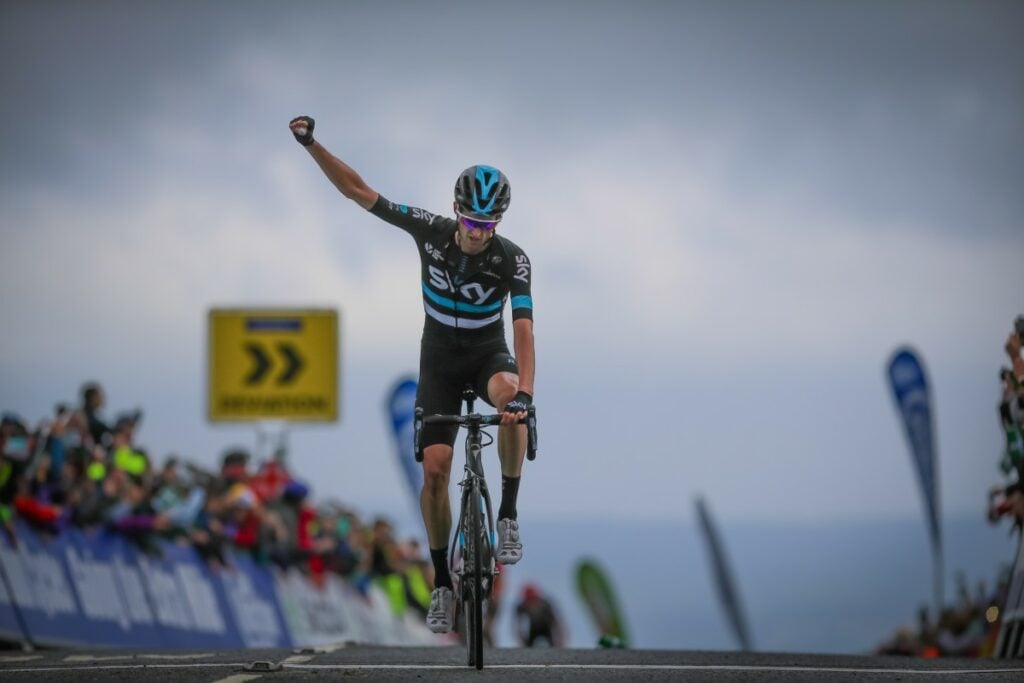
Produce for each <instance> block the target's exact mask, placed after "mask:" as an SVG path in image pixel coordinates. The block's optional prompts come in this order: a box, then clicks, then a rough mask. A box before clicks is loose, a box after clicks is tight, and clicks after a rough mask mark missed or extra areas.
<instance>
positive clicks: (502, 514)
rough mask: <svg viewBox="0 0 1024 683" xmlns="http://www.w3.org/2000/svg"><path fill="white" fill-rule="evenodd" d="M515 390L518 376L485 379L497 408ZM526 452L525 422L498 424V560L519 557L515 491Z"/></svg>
mask: <svg viewBox="0 0 1024 683" xmlns="http://www.w3.org/2000/svg"><path fill="white" fill-rule="evenodd" d="M517 391H519V376H518V375H516V374H514V373H511V372H499V373H496V374H495V375H494V376H492V377H491V378H490V379H489V380H488V381H487V394H488V397H489V398H490V399H491V404H492V405H494V407H496V408H497V409H498V410H499V411H501V410H503V409H504V408H505V405H506V404H507V403H508V402H509V401H511V400H512V399H513V398H515V395H516V392H517ZM525 456H526V425H519V424H510V425H501V426H500V427H498V457H499V458H500V459H501V475H502V476H501V506H500V507H499V508H498V528H497V531H498V548H497V552H496V553H495V559H496V560H497V561H498V562H501V563H502V564H515V563H517V562H519V560H520V559H522V557H523V544H522V542H521V541H520V540H519V522H518V521H517V511H516V498H517V497H518V495H519V475H520V473H521V472H522V471H523V458H524V457H525Z"/></svg>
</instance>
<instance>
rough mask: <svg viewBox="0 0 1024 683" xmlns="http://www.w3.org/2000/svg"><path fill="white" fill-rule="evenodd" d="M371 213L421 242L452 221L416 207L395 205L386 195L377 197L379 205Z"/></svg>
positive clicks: (373, 207) (372, 208) (371, 209)
mask: <svg viewBox="0 0 1024 683" xmlns="http://www.w3.org/2000/svg"><path fill="white" fill-rule="evenodd" d="M370 213H372V214H373V215H374V216H376V217H377V218H380V219H381V220H384V221H387V222H388V223H391V225H394V226H397V227H399V228H401V229H402V230H405V231H406V232H407V233H409V234H410V235H412V236H413V237H414V238H415V239H417V240H421V241H422V240H425V239H428V238H430V237H431V236H432V235H435V234H437V233H438V232H440V231H441V230H442V229H443V228H444V226H445V224H446V223H447V222H449V221H450V220H451V219H449V218H444V217H443V216H440V215H438V214H436V213H430V212H429V211H424V210H423V209H419V208H417V207H415V206H406V205H405V204H395V203H394V202H392V201H390V200H388V199H385V198H384V195H378V196H377V203H376V204H374V205H373V206H372V207H371V208H370Z"/></svg>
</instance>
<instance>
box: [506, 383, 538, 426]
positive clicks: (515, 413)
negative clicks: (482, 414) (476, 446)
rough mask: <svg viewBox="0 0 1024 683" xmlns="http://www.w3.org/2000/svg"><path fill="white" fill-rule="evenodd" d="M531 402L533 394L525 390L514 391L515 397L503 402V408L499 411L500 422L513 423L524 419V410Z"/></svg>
mask: <svg viewBox="0 0 1024 683" xmlns="http://www.w3.org/2000/svg"><path fill="white" fill-rule="evenodd" d="M532 403H533V396H530V395H529V394H528V393H526V392H525V391H520V392H518V393H516V395H515V397H514V398H513V399H512V400H511V401H509V402H508V403H506V404H505V409H504V410H503V411H502V413H501V424H502V425H503V426H507V425H513V424H516V423H517V422H519V421H520V420H524V419H526V412H527V411H528V410H529V409H530V405H531V404H532Z"/></svg>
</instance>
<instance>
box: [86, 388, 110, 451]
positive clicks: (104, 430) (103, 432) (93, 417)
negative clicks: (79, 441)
mask: <svg viewBox="0 0 1024 683" xmlns="http://www.w3.org/2000/svg"><path fill="white" fill-rule="evenodd" d="M105 403H106V397H105V396H104V395H103V388H102V387H101V386H100V385H99V384H98V383H96V382H88V383H86V384H83V385H82V407H81V412H82V416H83V417H84V419H85V423H86V429H87V430H88V431H89V438H90V439H91V440H92V443H94V444H96V445H104V438H105V437H106V436H107V435H108V434H109V433H110V427H108V426H107V425H106V423H105V422H104V421H103V420H102V418H101V417H100V413H101V412H102V411H103V406H104V404H105Z"/></svg>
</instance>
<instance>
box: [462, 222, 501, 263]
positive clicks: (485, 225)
mask: <svg viewBox="0 0 1024 683" xmlns="http://www.w3.org/2000/svg"><path fill="white" fill-rule="evenodd" d="M458 222H459V242H458V244H459V248H461V249H462V251H464V252H465V253H467V254H479V253H480V252H481V251H483V250H484V248H486V247H487V245H488V244H489V243H490V241H491V240H492V239H493V238H494V231H495V229H496V228H497V227H498V221H477V220H473V219H472V218H468V217H466V216H458Z"/></svg>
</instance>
